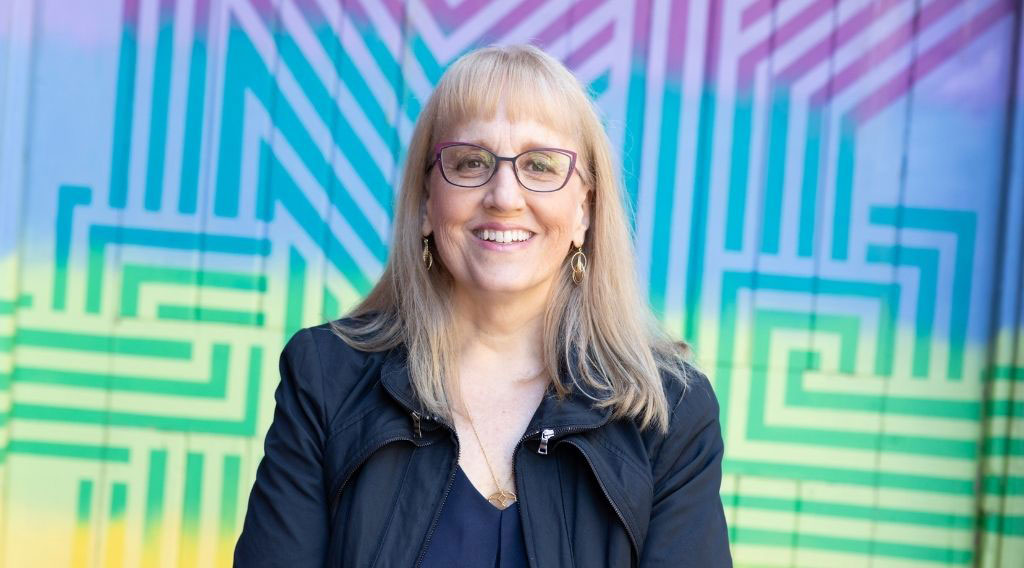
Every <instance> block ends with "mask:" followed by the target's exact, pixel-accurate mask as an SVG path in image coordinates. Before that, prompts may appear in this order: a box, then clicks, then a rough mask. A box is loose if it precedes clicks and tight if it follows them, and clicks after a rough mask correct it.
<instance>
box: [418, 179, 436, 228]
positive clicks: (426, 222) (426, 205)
mask: <svg viewBox="0 0 1024 568" xmlns="http://www.w3.org/2000/svg"><path fill="white" fill-rule="evenodd" d="M423 185H424V188H423V196H424V197H423V202H422V204H421V205H420V218H421V219H423V224H422V226H421V227H420V235H422V236H424V237H429V236H430V233H433V232H434V226H433V225H432V224H431V223H430V215H428V214H427V212H428V211H429V210H430V193H429V192H428V191H427V188H426V184H423Z"/></svg>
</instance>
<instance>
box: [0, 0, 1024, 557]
mask: <svg viewBox="0 0 1024 568" xmlns="http://www.w3.org/2000/svg"><path fill="white" fill-rule="evenodd" d="M1021 27H1022V8H1021V4H1020V3H1019V2H1018V1H1016V0H737V1H735V2H733V1H728V2H726V1H724V0H723V1H717V0H704V1H699V0H671V1H670V0H632V1H612V0H515V1H501V2H488V1H481V0H408V1H405V0H381V1H370V0H214V1H208V0H183V1H175V0H91V1H89V2H72V1H68V0H6V1H5V2H3V3H0V488H2V492H0V563H2V564H3V566H12V567H21V566H47V567H49V566H74V567H84V566H229V565H230V561H231V554H232V549H233V546H234V541H235V539H236V538H237V534H238V531H239V530H240V526H241V521H242V519H243V517H244V511H245V505H246V500H247V496H248V491H249V488H250V486H251V483H252V480H253V477H254V475H255V471H256V466H257V464H258V462H259V459H260V456H261V453H262V442H263V435H264V433H265V431H266V428H267V427H268V425H269V423H270V419H271V416H272V412H273V391H274V388H275V387H276V384H277V381H278V377H277V374H276V373H277V367H276V363H277V356H278V353H279V352H280V349H281V348H282V347H283V345H284V342H285V340H286V339H287V338H288V337H289V336H290V334H291V333H293V332H294V331H295V330H297V329H298V328H300V327H302V326H306V325H311V324H316V323H320V322H322V321H325V320H328V319H333V318H336V317H338V316H339V315H341V314H342V313H343V312H345V311H346V310H347V309H348V308H349V307H351V306H352V305H353V303H354V302H355V301H356V300H357V299H358V298H359V297H361V296H362V295H363V294H365V293H366V292H367V291H368V290H369V288H370V287H371V286H372V283H373V282H374V280H375V279H376V278H377V277H378V275H379V274H380V272H381V268H382V266H383V264H384V262H385V260H386V258H387V251H388V239H389V235H390V219H391V208H392V198H393V193H394V190H395V186H396V183H395V182H396V179H397V177H398V175H399V173H400V167H401V163H402V159H403V152H404V150H405V147H406V144H407V141H408V139H409V136H410V133H411V129H412V125H413V124H414V121H415V120H416V117H417V115H418V113H419V109H420V107H421V105H422V104H423V101H424V100H426V97H427V96H428V95H429V93H430V91H431V88H432V86H433V85H434V84H435V83H436V81H437V80H438V77H439V76H440V74H441V73H442V72H443V70H444V68H445V66H446V65H448V64H449V63H450V62H451V61H452V60H453V59H454V58H456V57H457V56H458V55H460V54H461V53H464V52H465V51H467V50H469V49H472V48H473V47H476V46H479V45H484V44H489V43H505V42H533V43H536V44H538V45H541V46H543V47H544V48H545V49H547V50H549V51H550V52H551V53H552V54H554V55H555V56H557V57H559V58H560V59H561V60H562V61H564V62H565V63H566V65H568V66H569V67H570V68H571V69H572V70H573V71H574V72H575V73H576V74H577V76H578V77H579V78H580V79H581V80H582V81H583V82H584V84H586V85H588V87H589V89H590V91H591V92H592V94H593V96H594V98H595V100H596V101H597V102H598V104H599V106H600V107H601V109H602V110H603V112H604V115H605V120H606V125H607V128H608V131H609V133H610V135H611V138H612V141H613V143H614V144H615V145H616V148H617V149H618V150H619V152H620V155H621V157H622V169H623V176H624V180H625V182H626V189H627V190H628V199H629V201H630V203H631V205H632V206H633V208H634V210H635V218H634V226H635V228H636V246H637V251H638V256H637V269H638V274H639V276H640V278H641V280H642V281H643V284H644V286H645V287H646V289H647V290H649V297H650V302H651V305H652V307H653V308H654V309H655V310H656V312H657V313H658V314H659V316H660V317H661V319H662V321H663V323H664V325H665V327H666V328H667V329H669V330H670V331H671V332H672V333H674V334H675V335H677V336H678V337H680V338H685V339H687V340H688V341H690V342H691V343H692V344H693V345H694V347H695V349H696V353H697V356H698V363H699V364H700V366H701V367H702V368H703V369H704V370H705V371H706V372H707V373H708V375H709V376H710V377H711V378H712V380H713V381H714V384H715V388H716V391H717V393H718V396H719V399H720V401H721V404H722V418H723V427H724V431H725V435H726V440H727V444H726V447H727V456H726V460H725V465H724V469H725V480H724V484H723V487H722V499H723V502H724V504H725V506H726V511H727V514H728V518H729V523H730V531H731V540H732V543H733V551H734V556H735V560H736V564H737V565H738V566H808V567H810V566H822V567H834V566H839V567H844V566H871V567H889V566H894V567H904V566H905V567H938V566H985V567H1007V568H1008V567H1019V566H1022V565H1024V262H1022V256H1024V254H1022V252H1024V251H1022V248H1024V112H1022V109H1024V43H1022V41H1021V37H1022V34H1021Z"/></svg>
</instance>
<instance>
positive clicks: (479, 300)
mask: <svg viewBox="0 0 1024 568" xmlns="http://www.w3.org/2000/svg"><path fill="white" fill-rule="evenodd" d="M453 299H454V305H453V308H454V309H453V311H454V317H455V325H456V329H457V330H458V337H459V338H460V344H459V349H460V358H461V361H462V363H463V364H465V365H467V366H470V367H473V366H477V365H484V366H490V365H491V364H492V363H493V362H494V361H502V362H504V363H505V364H506V366H505V367H502V368H503V369H504V370H507V371H508V372H509V373H510V374H516V373H518V374H525V373H529V372H531V371H532V372H536V371H537V370H539V367H540V364H541V361H542V360H543V357H542V352H543V350H542V343H541V341H542V337H543V330H544V312H545V309H546V307H547V301H548V297H547V290H545V289H542V288H538V289H536V290H530V291H525V292H522V293H516V294H503V295H501V297H500V298H497V297H493V295H482V294H474V293H470V292H468V291H465V290H460V289H458V288H456V290H455V294H454V298H453ZM491 368H494V367H491ZM522 378H523V379H529V378H530V377H529V376H523V377H522Z"/></svg>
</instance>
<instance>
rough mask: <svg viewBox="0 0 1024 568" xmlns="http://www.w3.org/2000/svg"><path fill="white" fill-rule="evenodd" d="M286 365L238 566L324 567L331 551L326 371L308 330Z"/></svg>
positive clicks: (289, 350)
mask: <svg viewBox="0 0 1024 568" xmlns="http://www.w3.org/2000/svg"><path fill="white" fill-rule="evenodd" d="M279 368H280V372H281V382H280V384H279V385H278V387H277V390H276V391H275V393H274V399H275V401H276V407H275V409H274V419H273V422H272V423H271V425H270V429H269V430H268V431H267V436H266V439H265V441H264V445H263V447H264V455H263V458H262V460H261V461H260V464H259V467H258V468H257V470H256V480H255V482H254V483H253V487H252V492H251V493H250V495H249V506H248V509H247V511H246V514H245V522H244V524H243V526H242V533H241V536H239V538H238V542H237V544H236V545H235V557H234V565H235V566H241V567H250V566H253V567H264V566H266V567H270V566H280V567H289V568H291V567H296V566H322V565H323V564H324V559H325V556H326V553H327V542H328V524H329V523H328V518H327V504H326V500H325V489H324V479H323V475H324V474H323V467H322V456H323V448H324V441H325V439H326V435H325V431H326V426H325V424H326V420H325V415H324V400H323V375H322V367H321V365H320V356H319V353H318V352H317V346H316V344H315V343H314V340H313V337H312V333H311V332H310V330H309V329H302V330H300V331H299V332H297V333H296V334H295V335H294V336H292V338H291V340H290V341H289V342H288V344H287V345H286V346H285V348H284V351H283V352H282V353H281V357H280V363H279Z"/></svg>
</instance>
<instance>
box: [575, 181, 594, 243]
mask: <svg viewBox="0 0 1024 568" xmlns="http://www.w3.org/2000/svg"><path fill="white" fill-rule="evenodd" d="M585 190H586V191H584V192H583V198H582V199H581V200H580V204H579V208H578V209H577V217H576V227H575V229H574V230H573V234H572V245H573V247H581V246H583V242H584V241H585V240H586V237H587V229H588V228H590V201H591V197H592V196H593V190H591V189H590V188H585Z"/></svg>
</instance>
